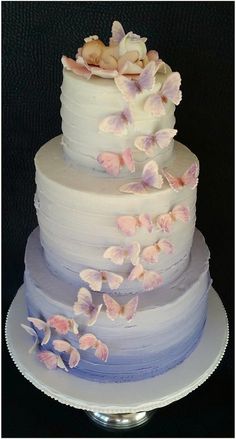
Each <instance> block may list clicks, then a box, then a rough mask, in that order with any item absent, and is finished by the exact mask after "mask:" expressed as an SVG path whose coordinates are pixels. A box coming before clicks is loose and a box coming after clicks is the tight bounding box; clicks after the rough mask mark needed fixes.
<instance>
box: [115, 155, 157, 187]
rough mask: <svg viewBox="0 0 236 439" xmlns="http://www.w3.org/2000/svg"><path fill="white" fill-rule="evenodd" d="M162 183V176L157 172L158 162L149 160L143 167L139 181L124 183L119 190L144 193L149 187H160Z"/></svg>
mask: <svg viewBox="0 0 236 439" xmlns="http://www.w3.org/2000/svg"><path fill="white" fill-rule="evenodd" d="M162 184H163V178H162V176H161V174H159V173H158V164H157V163H156V162H155V161H154V160H151V161H150V162H148V163H146V165H145V166H144V168H143V172H142V177H141V181H138V182H134V183H127V184H124V185H123V186H121V187H120V191H121V192H126V193H128V194H144V193H146V191H147V189H149V188H156V189H160V188H161V187H162Z"/></svg>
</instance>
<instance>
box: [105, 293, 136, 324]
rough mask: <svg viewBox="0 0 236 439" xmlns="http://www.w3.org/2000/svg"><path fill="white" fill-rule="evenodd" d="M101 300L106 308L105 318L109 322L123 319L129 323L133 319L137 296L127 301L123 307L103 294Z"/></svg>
mask: <svg viewBox="0 0 236 439" xmlns="http://www.w3.org/2000/svg"><path fill="white" fill-rule="evenodd" d="M103 300H104V303H105V305H106V308H107V310H106V313H107V316H108V317H109V319H110V320H116V319H117V318H118V317H123V318H124V319H126V320H127V321H128V322H129V321H130V320H132V319H133V318H134V316H135V314H136V310H137V306H138V296H136V297H134V298H133V299H131V300H129V301H128V302H127V303H126V304H125V305H120V304H119V303H118V302H116V300H114V299H112V297H111V296H109V294H103Z"/></svg>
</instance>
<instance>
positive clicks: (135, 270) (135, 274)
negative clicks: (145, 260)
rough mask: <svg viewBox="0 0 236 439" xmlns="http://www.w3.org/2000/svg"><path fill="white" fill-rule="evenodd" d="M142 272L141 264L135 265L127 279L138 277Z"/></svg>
mask: <svg viewBox="0 0 236 439" xmlns="http://www.w3.org/2000/svg"><path fill="white" fill-rule="evenodd" d="M143 273H144V269H143V266H142V265H141V264H138V265H136V266H135V267H134V268H133V269H132V270H131V272H130V274H129V277H128V280H130V281H132V280H136V279H140V278H141V277H142V275H143Z"/></svg>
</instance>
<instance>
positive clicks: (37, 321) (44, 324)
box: [27, 317, 51, 345]
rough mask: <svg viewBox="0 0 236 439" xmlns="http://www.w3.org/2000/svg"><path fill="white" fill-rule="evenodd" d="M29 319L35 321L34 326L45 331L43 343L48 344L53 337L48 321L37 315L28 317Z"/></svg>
mask: <svg viewBox="0 0 236 439" xmlns="http://www.w3.org/2000/svg"><path fill="white" fill-rule="evenodd" d="M27 320H28V321H29V322H31V323H33V325H34V327H35V328H37V329H39V331H44V333H45V335H44V337H43V340H42V341H41V345H44V344H47V343H48V342H49V340H50V337H51V329H50V326H49V325H48V323H47V322H44V321H43V320H40V319H37V318H35V317H27Z"/></svg>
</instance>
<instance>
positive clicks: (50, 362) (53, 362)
mask: <svg viewBox="0 0 236 439" xmlns="http://www.w3.org/2000/svg"><path fill="white" fill-rule="evenodd" d="M37 357H38V359H39V361H41V363H44V365H45V366H46V367H47V369H50V370H52V369H56V368H57V355H56V354H54V352H50V351H42V352H38V354H37Z"/></svg>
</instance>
